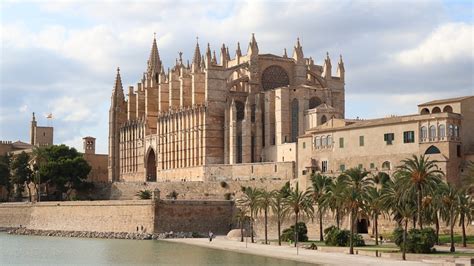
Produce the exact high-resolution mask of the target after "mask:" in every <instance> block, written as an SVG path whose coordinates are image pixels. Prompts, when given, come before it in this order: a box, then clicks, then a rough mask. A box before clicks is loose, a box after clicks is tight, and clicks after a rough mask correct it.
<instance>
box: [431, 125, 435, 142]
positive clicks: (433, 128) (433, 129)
mask: <svg viewBox="0 0 474 266" xmlns="http://www.w3.org/2000/svg"><path fill="white" fill-rule="evenodd" d="M434 138H436V127H435V126H430V139H434Z"/></svg>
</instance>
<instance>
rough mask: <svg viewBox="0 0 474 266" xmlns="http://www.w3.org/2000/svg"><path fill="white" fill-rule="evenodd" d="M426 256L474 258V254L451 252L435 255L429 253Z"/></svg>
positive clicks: (437, 252) (438, 252)
mask: <svg viewBox="0 0 474 266" xmlns="http://www.w3.org/2000/svg"><path fill="white" fill-rule="evenodd" d="M426 255H433V256H453V257H474V252H459V251H456V252H453V253H451V252H449V251H436V252H435V253H428V254H426Z"/></svg>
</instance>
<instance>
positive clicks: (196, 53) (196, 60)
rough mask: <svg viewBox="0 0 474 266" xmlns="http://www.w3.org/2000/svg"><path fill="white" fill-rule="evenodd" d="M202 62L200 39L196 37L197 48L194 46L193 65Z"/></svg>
mask: <svg viewBox="0 0 474 266" xmlns="http://www.w3.org/2000/svg"><path fill="white" fill-rule="evenodd" d="M200 64H201V49H200V48H199V39H198V38H197V37H196V48H194V56H193V65H196V66H199V65H200Z"/></svg>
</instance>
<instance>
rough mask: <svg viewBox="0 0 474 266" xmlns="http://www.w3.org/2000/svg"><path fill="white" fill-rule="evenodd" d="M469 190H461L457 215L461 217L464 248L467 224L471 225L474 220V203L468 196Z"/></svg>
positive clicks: (460, 224)
mask: <svg viewBox="0 0 474 266" xmlns="http://www.w3.org/2000/svg"><path fill="white" fill-rule="evenodd" d="M467 191H468V189H467V188H463V189H460V190H459V193H458V197H457V210H456V211H457V213H458V215H459V226H461V228H462V246H463V247H466V244H467V243H466V223H468V224H469V223H471V221H472V218H473V212H474V211H473V210H474V202H473V201H472V198H471V196H470V195H469V194H468V192H467Z"/></svg>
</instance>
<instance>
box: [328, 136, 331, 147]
mask: <svg viewBox="0 0 474 266" xmlns="http://www.w3.org/2000/svg"><path fill="white" fill-rule="evenodd" d="M328 146H329V147H331V146H332V137H331V135H328Z"/></svg>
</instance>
